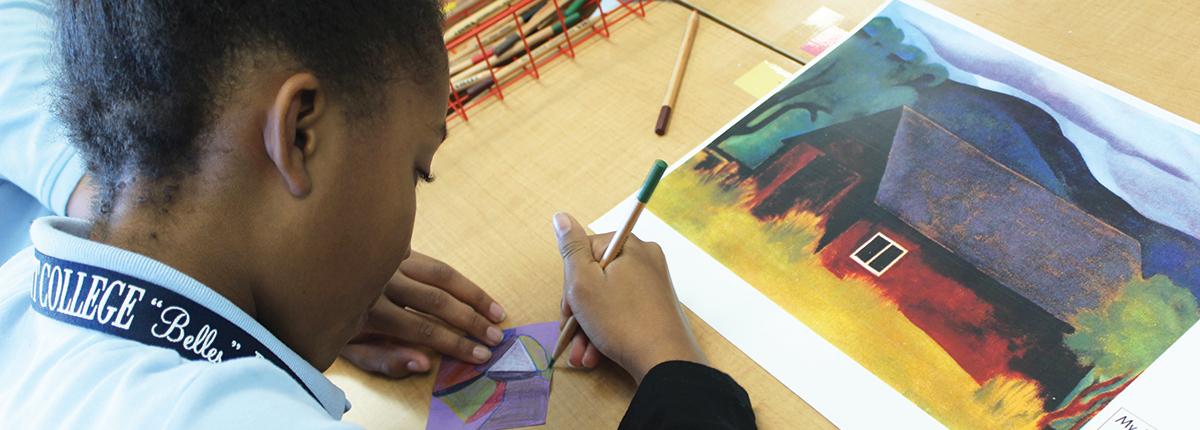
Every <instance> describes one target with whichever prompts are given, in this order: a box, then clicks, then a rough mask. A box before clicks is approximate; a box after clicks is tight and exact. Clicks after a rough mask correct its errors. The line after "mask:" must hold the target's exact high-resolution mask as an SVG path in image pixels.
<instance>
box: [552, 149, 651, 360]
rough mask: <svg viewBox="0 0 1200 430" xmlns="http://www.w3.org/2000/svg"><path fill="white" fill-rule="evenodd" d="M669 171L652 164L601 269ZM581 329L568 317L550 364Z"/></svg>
mask: <svg viewBox="0 0 1200 430" xmlns="http://www.w3.org/2000/svg"><path fill="white" fill-rule="evenodd" d="M666 171H667V163H666V162H664V161H662V160H654V164H653V165H652V166H650V173H649V174H647V175H646V181H645V182H643V183H642V188H641V190H640V191H638V194H637V203H636V204H634V206H633V211H632V212H630V213H629V218H627V219H626V220H625V225H622V226H621V230H620V231H618V232H616V233H614V234H613V237H612V240H611V241H609V242H608V247H607V248H604V254H603V256H602V257H600V270H604V268H606V267H608V264H609V263H612V261H613V260H614V259H616V258H617V255H618V254H620V253H621V248H624V247H625V241H627V240H629V235H630V234H633V226H634V224H636V223H637V220H638V217H640V216H641V215H642V210H643V209H646V204H647V203H649V202H650V196H651V195H652V194H654V188H655V187H657V186H658V181H659V179H662V176H663V173H664V172H666ZM577 331H579V321H576V320H575V315H571V317H570V318H567V322H566V323H564V324H563V330H562V332H561V333H560V334H559V336H558V342H555V344H554V354H552V355H551V356H550V365H549V366H548V367H554V361H555V360H558V356H559V355H562V353H563V351H564V350H565V349H566V348H567V345H568V344H570V343H571V338H572V337H575V333H576V332H577Z"/></svg>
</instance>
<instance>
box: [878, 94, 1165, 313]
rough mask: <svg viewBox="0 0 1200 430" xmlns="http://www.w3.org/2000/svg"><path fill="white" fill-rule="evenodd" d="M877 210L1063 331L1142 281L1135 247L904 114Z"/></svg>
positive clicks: (980, 154) (924, 119) (1069, 205)
mask: <svg viewBox="0 0 1200 430" xmlns="http://www.w3.org/2000/svg"><path fill="white" fill-rule="evenodd" d="M875 202H876V204H878V205H879V206H880V207H882V208H884V209H885V210H887V211H888V212H891V213H892V214H894V215H896V216H897V217H898V218H900V219H901V220H903V221H904V222H905V223H906V224H909V225H911V226H912V227H913V228H915V229H916V230H917V231H919V232H921V234H923V235H925V236H926V237H928V238H929V239H931V240H933V241H935V242H937V243H939V244H941V245H942V246H943V247H945V248H946V249H948V250H950V251H951V252H953V253H955V254H956V255H958V256H959V257H960V258H962V259H964V260H966V261H967V262H968V263H970V264H971V265H973V266H975V267H976V268H978V269H979V270H980V271H982V272H984V273H986V274H988V275H989V276H991V277H992V278H994V279H996V280H997V281H999V282H1000V283H1002V284H1004V285H1006V286H1007V287H1008V288H1009V289H1012V290H1013V291H1015V292H1016V293H1018V294H1020V295H1022V296H1024V297H1026V298H1028V299H1029V300H1030V301H1032V302H1034V303H1035V304H1037V305H1038V306H1040V307H1042V308H1043V309H1045V310H1046V311H1047V312H1049V313H1050V314H1052V315H1054V316H1055V317H1057V318H1059V319H1062V320H1063V321H1069V320H1070V318H1071V317H1072V316H1074V315H1075V314H1076V313H1077V311H1078V310H1080V309H1081V308H1095V307H1097V306H1099V305H1100V304H1102V303H1103V302H1104V301H1105V299H1106V298H1109V297H1111V296H1112V294H1113V293H1114V292H1116V291H1117V290H1118V289H1119V288H1120V287H1121V286H1122V285H1123V284H1124V283H1126V282H1127V281H1129V280H1130V279H1131V278H1133V277H1134V276H1136V275H1139V274H1140V273H1141V249H1140V246H1139V244H1138V242H1137V241H1135V240H1134V239H1133V238H1131V237H1129V236H1127V235H1126V234H1124V233H1122V232H1121V231H1119V230H1117V229H1116V228H1113V227H1112V226H1110V225H1108V224H1106V223H1104V222H1103V221H1101V220H1099V219H1098V218H1096V217H1094V216H1092V215H1090V214H1088V213H1087V212H1084V211H1083V210H1081V209H1079V208H1078V207H1076V206H1075V205H1074V204H1072V203H1071V202H1068V201H1066V200H1064V199H1062V198H1060V197H1058V196H1056V195H1055V194H1054V193H1051V192H1050V191H1048V190H1046V189H1045V188H1043V187H1042V186H1040V185H1038V184H1036V183H1034V182H1033V181H1031V180H1029V179H1028V178H1026V177H1024V176H1022V175H1021V174H1019V173H1017V172H1015V171H1013V170H1012V169H1009V168H1008V167H1006V166H1004V165H1002V164H1000V163H998V162H996V161H995V160H994V159H992V158H990V157H988V156H987V155H985V154H984V153H983V152H981V151H980V150H979V149H977V148H975V147H974V146H972V145H971V144H970V143H968V142H966V141H963V140H962V139H959V138H958V137H957V136H955V135H954V134H952V133H950V132H949V131H947V130H946V129H944V128H942V127H941V126H940V125H938V124H937V123H935V122H933V121H931V120H930V119H929V118H927V117H925V116H923V115H921V114H920V113H917V112H915V111H913V110H911V109H908V108H904V110H903V112H902V114H901V118H900V122H899V127H898V128H897V129H896V134H895V138H894V140H893V142H892V147H891V152H890V154H889V158H888V162H887V167H886V168H885V169H884V173H883V179H882V182H881V183H880V186H879V191H878V193H877V194H876V196H875Z"/></svg>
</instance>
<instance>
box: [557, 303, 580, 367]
mask: <svg viewBox="0 0 1200 430" xmlns="http://www.w3.org/2000/svg"><path fill="white" fill-rule="evenodd" d="M577 331H579V321H576V320H575V315H571V316H570V317H568V318H567V322H566V323H563V329H562V331H561V332H559V334H558V341H557V342H554V352H553V353H552V354H550V361H551V362H553V361H554V360H557V359H558V356H560V355H562V353H563V352H564V351H565V350H566V349H567V345H568V344H570V343H571V338H573V337H575V332H577Z"/></svg>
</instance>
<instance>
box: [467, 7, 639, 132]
mask: <svg viewBox="0 0 1200 430" xmlns="http://www.w3.org/2000/svg"><path fill="white" fill-rule="evenodd" d="M496 1H504V0H496ZM545 1H546V3H545V4H544V5H542V6H541V7H542V8H546V7H553V8H554V14H553V15H552V17H551V18H550V19H551V22H550V23H549V24H548V25H546V26H545V27H546V28H543V29H542V30H538V31H536V32H535V31H530V32H529V33H530V34H526V32H525V31H524V30H523V29H522V26H523V25H524V24H525V21H524V19H523V18H522V14H525V15H528V13H529V11H530V9H531V8H533V7H535V6H536V4H537V3H539V0H510V1H509V4H508V7H506V8H504V9H502V10H499V11H498V12H496V13H494V14H492V15H491V16H489V17H487V18H486V19H484V20H483V21H482V22H479V23H478V24H476V25H475V26H474V27H473V28H471V29H470V30H468V31H465V32H463V33H462V34H461V35H458V36H455V37H454V38H453V39H451V40H450V41H449V42H447V43H446V50H447V52H448V53H449V56H450V64H451V67H452V68H454V67H455V65H456V64H458V65H463V64H470V66H469V67H468V68H467V69H466V70H464V72H471V73H460V74H458V75H454V76H451V78H450V101H449V107H448V109H447V116H448V117H449V118H450V119H453V118H455V117H457V118H460V119H462V120H463V121H467V120H468V118H467V111H469V110H472V109H474V108H476V107H478V106H480V105H481V104H482V103H484V102H486V101H488V100H492V99H495V100H504V97H505V90H506V89H508V88H509V87H511V86H513V85H514V84H516V83H518V82H520V81H521V80H523V79H524V78H525V77H527V76H532V77H533V79H539V78H541V68H542V67H545V66H546V64H548V63H550V62H552V61H555V60H556V59H559V58H563V57H564V56H565V57H567V58H575V50H576V49H577V48H578V47H579V46H580V45H581V44H583V43H585V42H587V41H588V40H590V39H592V38H593V37H595V36H597V35H599V36H601V37H605V38H607V37H609V35H610V34H611V30H612V29H613V26H614V25H616V24H617V23H619V22H620V21H622V20H624V19H625V18H627V17H630V16H637V17H645V16H646V4H648V3H650V2H651V1H653V0H618V1H617V2H616V5H615V6H610V10H605V9H604V7H603V4H602V2H601V0H586V1H584V2H583V6H582V7H580V8H578V9H579V10H581V11H592V10H595V11H598V12H588V13H587V15H589V16H587V17H579V18H578V22H569V21H570V20H571V19H572V18H574V16H570V17H569V16H564V9H563V8H564V7H565V5H567V4H570V3H572V1H573V0H545ZM492 4H493V3H491V2H488V1H478V2H476V3H474V4H472V5H469V6H467V7H466V8H463V10H456V11H454V12H453V13H452V14H451V15H450V16H448V17H447V22H449V23H451V26H453V25H454V23H455V22H457V21H460V20H462V19H464V18H466V17H470V16H471V15H472V14H475V13H476V12H479V11H481V10H484V9H485V8H487V7H489V5H492ZM572 24H574V25H572ZM510 26H511V27H514V28H511V29H510V28H509V27H510ZM561 29H565V30H561ZM514 30H515V32H516V35H517V36H518V37H519V41H516V42H515V43H514V44H513V45H512V46H511V47H509V48H508V49H509V50H510V51H511V50H514V49H516V50H518V51H517V52H520V54H518V55H509V56H504V57H497V56H494V55H493V50H492V48H494V47H495V46H497V42H498V41H499V39H500V38H503V37H506V36H505V35H508V34H511V33H510V32H512V31H514ZM543 32H544V33H543ZM539 33H541V34H539ZM551 33H552V35H550V34H551ZM547 35H549V38H548V39H545V38H546V37H547ZM542 39H545V40H544V41H543V40H542ZM539 42H540V43H539ZM518 44H519V45H518ZM501 60H503V61H501ZM480 63H483V66H482V68H481V66H480Z"/></svg>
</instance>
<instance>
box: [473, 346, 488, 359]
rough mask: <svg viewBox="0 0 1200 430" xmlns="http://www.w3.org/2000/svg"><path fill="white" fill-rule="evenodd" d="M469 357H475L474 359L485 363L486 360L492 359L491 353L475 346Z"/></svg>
mask: <svg viewBox="0 0 1200 430" xmlns="http://www.w3.org/2000/svg"><path fill="white" fill-rule="evenodd" d="M471 355H473V356H475V359H476V360H479V361H487V359H489V358H492V352H491V351H488V350H487V348H484V347H482V346H476V347H475V351H474V352H472V353H471Z"/></svg>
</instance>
